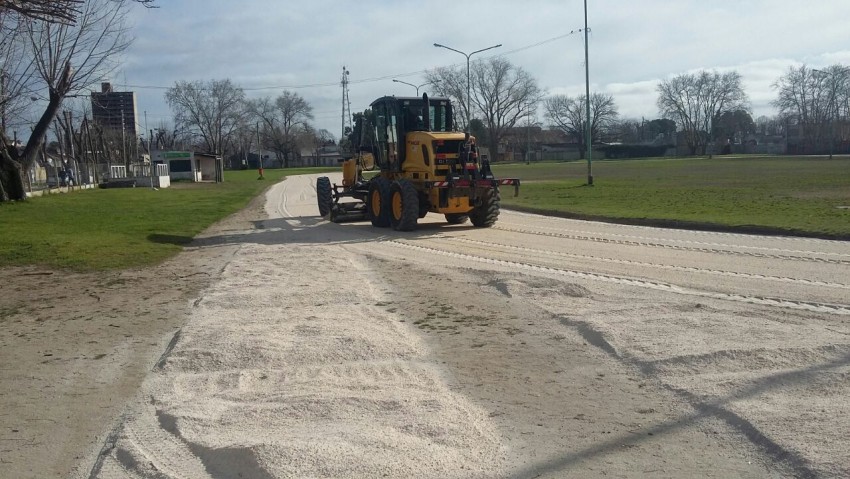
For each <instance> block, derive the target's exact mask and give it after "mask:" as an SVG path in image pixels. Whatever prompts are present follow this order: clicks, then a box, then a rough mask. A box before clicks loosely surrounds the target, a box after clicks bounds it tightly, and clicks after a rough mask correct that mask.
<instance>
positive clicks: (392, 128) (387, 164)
mask: <svg viewBox="0 0 850 479" xmlns="http://www.w3.org/2000/svg"><path fill="white" fill-rule="evenodd" d="M372 111H374V113H375V138H377V140H378V165H379V166H380V168H381V169H382V170H389V171H401V160H402V159H401V157H400V154H399V143H400V141H403V140H404V139H403V138H401V139H399V131H398V126H399V121H398V114H397V112H396V107H395V103H393V102H389V101H384V102H380V103H377V104H373V105H372Z"/></svg>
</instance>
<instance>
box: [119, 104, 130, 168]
mask: <svg viewBox="0 0 850 479" xmlns="http://www.w3.org/2000/svg"><path fill="white" fill-rule="evenodd" d="M121 155H122V156H123V157H124V167H125V168H127V170H126V171H125V173H124V176H125V177H126V175H128V174H130V158H127V134H126V128H125V126H124V109H123V108H122V109H121Z"/></svg>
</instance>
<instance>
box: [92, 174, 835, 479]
mask: <svg viewBox="0 0 850 479" xmlns="http://www.w3.org/2000/svg"><path fill="white" fill-rule="evenodd" d="M333 179H336V180H337V181H338V180H339V178H336V177H333ZM314 184H315V176H297V177H290V178H288V179H287V180H286V181H284V182H282V183H280V184H277V185H275V186H274V187H273V188H271V189H270V190H269V192H268V193H267V195H266V204H265V215H264V217H262V218H257V219H256V221H255V228H253V229H250V230H238V231H237V230H234V231H223V232H221V231H219V232H217V233H215V234H211V235H207V236H205V237H201V238H199V239H197V240H196V242H195V243H194V244H193V245H192V246H191V248H193V249H198V250H203V249H208V248H217V247H220V246H223V245H226V246H232V247H231V248H228V249H226V251H228V255H227V256H226V257H219V258H217V261H220V262H221V267H222V268H223V270H222V274H221V277H220V278H219V280H218V281H216V282H215V283H214V284H212V285H211V286H210V287H209V288H207V289H206V290H205V291H203V293H202V294H201V296H200V297H199V298H197V300H196V301H195V302H194V303H193V307H192V312H191V315H190V319H189V320H188V322H186V324H184V325H183V327H182V328H181V329H180V331H179V332H178V333H177V335H176V336H175V337H174V340H173V341H172V343H171V344H170V345H169V348H168V350H167V351H166V353H165V354H164V355H163V356H162V358H161V359H160V360H159V361H158V362H157V364H156V366H155V368H154V370H153V372H151V373H150V374H149V375H148V377H147V378H146V379H145V381H144V383H143V384H142V388H141V391H140V393H139V394H138V395H137V397H136V398H135V400H133V401H132V402H131V404H130V405H129V406H128V407H127V408H126V410H125V411H124V413H123V415H122V416H121V420H120V421H119V422H118V425H117V426H116V427H115V429H114V430H113V431H112V433H111V434H110V435H109V437H108V438H107V440H106V441H105V444H104V446H103V448H102V450H101V451H100V453H99V454H98V455H97V456H96V458H95V459H93V460H92V464H93V465H92V467H91V468H87V469H86V472H87V474H85V475H83V476H81V477H97V478H113V477H135V478H160V477H192V478H205V477H216V478H225V477H228V478H229V477H252V478H266V477H405V478H406V477H423V478H429V477H433V478H438V477H439V478H445V477H457V478H461V477H462V478H466V477H469V478H472V477H474V478H479V477H481V478H483V477H517V478H520V477H522V478H526V477H528V478H531V477H551V478H561V477H576V478H579V477H581V478H592V477H715V478H726V477H753V478H756V477H835V478H838V477H850V433H848V431H850V400H848V397H850V380H848V379H850V245H848V243H846V242H837V241H824V240H814V239H804V238H784V237H766V236H752V235H739V234H726V233H716V232H710V233H709V232H697V231H681V230H673V229H656V228H647V227H636V226H621V225H612V224H603V223H593V222H583V221H572V220H566V219H556V218H547V217H542V216H536V215H530V214H521V213H516V212H511V211H505V210H503V211H502V214H501V216H500V218H499V221H498V223H497V224H496V226H495V227H493V228H489V229H477V228H473V227H471V226H469V225H459V226H448V225H446V224H445V222H444V221H442V217H437V216H435V215H428V216H427V217H426V218H425V219H423V220H421V222H420V227H419V229H418V230H417V231H414V232H410V233H399V232H394V231H392V230H388V229H376V228H372V227H371V225H369V224H367V223H363V222H359V223H357V222H356V223H347V224H332V223H329V222H328V221H326V220H323V219H322V218H320V217H318V216H317V208H316V205H315V203H316V200H315V188H314Z"/></svg>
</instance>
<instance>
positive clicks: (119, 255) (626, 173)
mask: <svg viewBox="0 0 850 479" xmlns="http://www.w3.org/2000/svg"><path fill="white" fill-rule="evenodd" d="M493 169H494V173H495V174H496V175H497V176H500V177H518V178H520V179H521V180H522V188H521V190H520V196H518V197H516V198H515V197H513V196H512V190H509V189H506V190H504V191H503V192H502V201H503V205H505V206H506V207H514V208H519V209H524V210H527V211H536V212H543V213H549V214H555V215H563V216H570V217H583V218H599V219H603V218H604V219H614V220H621V221H625V222H636V223H646V224H660V225H680V226H681V225H685V226H687V225H690V226H701V227H706V228H721V229H731V230H742V231H760V232H775V233H790V234H804V235H811V236H818V237H828V238H841V239H850V209H848V208H842V207H846V206H850V159H848V158H836V159H833V160H828V159H825V158H822V157H740V158H721V157H718V158H715V159H712V160H708V159H705V158H701V159H649V160H622V161H595V162H594V163H593V173H594V186H593V187H588V186H585V183H586V180H587V163H586V162H584V161H577V162H567V163H534V164H531V165H525V164H504V165H503V164H499V165H496V166H494V167H493ZM315 171H328V169H324V170H316V169H290V170H266V171H265V175H266V180H265V181H258V180H257V173H256V171H253V170H246V171H227V172H225V181H224V182H223V183H219V184H192V183H176V184H175V185H174V186H173V187H172V188H165V189H161V190H151V189H150V188H144V187H140V188H131V189H108V190H86V191H77V192H73V193H70V194H57V195H49V196H46V197H38V198H33V199H31V200H29V201H26V202H20V203H0V266H9V265H42V266H46V267H59V268H71V269H76V270H102V269H114V268H125V267H140V266H147V265H151V264H156V263H158V262H160V261H162V260H164V259H166V258H168V257H170V256H172V255H174V254H176V253H177V252H178V251H180V249H181V248H182V244H185V243H187V242H189V241H190V240H191V238H192V237H194V236H195V235H196V234H198V233H199V232H201V231H203V230H204V229H205V228H206V227H208V226H209V225H211V224H212V223H214V222H216V221H218V220H220V219H222V218H224V217H226V216H227V215H229V214H232V213H234V212H235V211H238V210H239V209H240V208H243V207H244V206H245V205H247V204H248V202H249V201H250V200H251V198H253V197H255V196H256V195H258V194H259V193H260V192H261V191H262V190H263V189H265V188H266V187H267V186H269V185H270V184H272V183H274V182H276V181H278V180H280V179H281V178H283V176H284V174H293V175H294V174H301V173H310V172H315ZM330 171H338V170H336V169H331V170H330Z"/></svg>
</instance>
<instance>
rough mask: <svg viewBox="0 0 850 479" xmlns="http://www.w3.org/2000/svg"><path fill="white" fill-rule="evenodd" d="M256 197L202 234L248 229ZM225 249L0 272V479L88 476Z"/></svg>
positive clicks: (229, 249) (256, 210)
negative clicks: (92, 269)
mask: <svg viewBox="0 0 850 479" xmlns="http://www.w3.org/2000/svg"><path fill="white" fill-rule="evenodd" d="M263 203H264V199H263V198H258V199H257V200H255V201H254V202H253V203H252V204H251V205H250V206H249V207H248V208H246V209H245V210H243V211H240V212H239V213H237V214H236V215H233V216H232V217H230V218H228V219H227V220H225V221H222V222H221V223H219V224H216V225H214V226H213V227H212V228H210V230H209V231H208V232H207V234H222V233H225V232H227V231H229V230H232V229H239V230H244V229H246V228H251V227H252V223H251V220H254V219H256V218H257V217H258V216H259V215H260V214H262V213H261V212H262V207H263ZM235 250H236V247H235V246H233V245H220V246H216V247H212V248H189V249H187V250H186V251H185V252H183V253H181V254H179V255H178V256H176V257H175V258H173V259H172V260H169V261H167V262H165V263H164V264H162V265H160V266H157V267H154V268H149V269H141V270H125V271H118V272H107V273H95V274H79V273H68V272H63V271H53V270H44V269H39V268H10V269H4V270H0V284H3V294H2V295H0V325H2V328H0V384H2V388H0V477H9V478H12V477H14V478H46V477H57V478H65V477H72V476H77V475H84V474H85V473H87V468H89V467H90V466H91V457H92V456H95V455H96V454H97V453H99V452H100V449H101V447H102V446H103V444H104V443H105V442H106V439H107V437H108V435H109V434H110V432H111V431H112V430H113V429H114V428H115V426H116V425H117V424H118V423H119V422H120V420H119V416H120V415H121V414H122V412H123V411H124V409H125V408H126V405H127V401H129V400H130V399H131V398H133V397H134V396H135V395H136V394H137V393H138V389H139V386H140V384H141V383H142V381H143V380H144V378H145V377H146V376H147V374H148V373H149V372H150V370H151V368H152V367H153V366H154V364H155V363H156V362H157V360H158V359H159V357H160V356H161V355H162V353H163V351H165V349H166V347H167V345H168V343H169V342H170V341H171V339H172V337H173V335H174V333H175V331H177V330H178V329H179V328H180V327H181V326H182V325H183V324H184V323H185V321H186V320H187V318H188V313H189V310H190V306H191V302H192V301H194V300H195V299H197V297H198V295H199V294H200V292H201V291H202V290H203V289H204V288H206V287H208V286H209V285H210V284H211V283H212V282H213V281H214V280H215V279H216V278H217V277H218V276H219V275H220V272H221V269H222V268H223V265H224V263H225V262H226V261H227V258H228V257H229V256H232V254H233V253H234V252H235Z"/></svg>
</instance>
